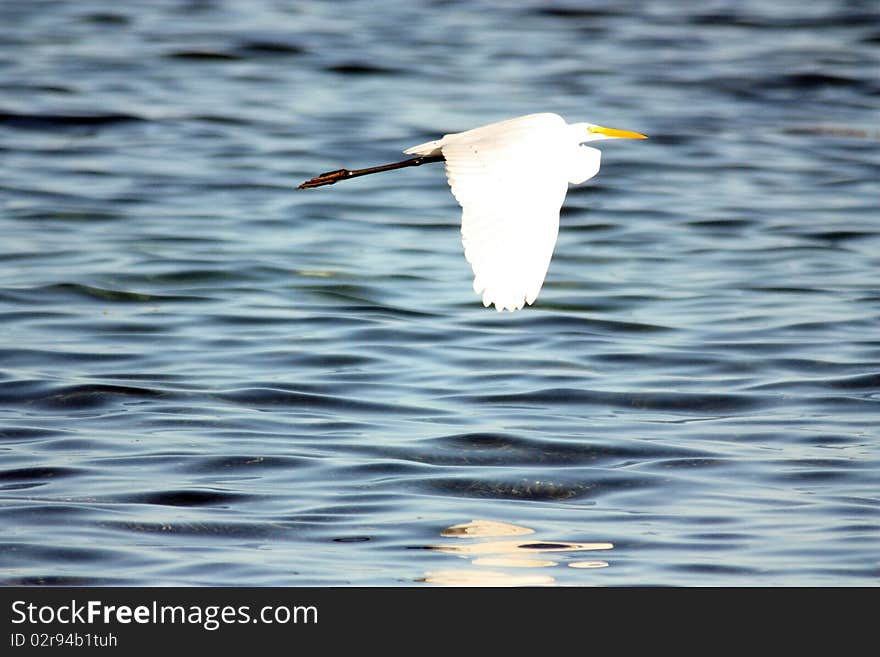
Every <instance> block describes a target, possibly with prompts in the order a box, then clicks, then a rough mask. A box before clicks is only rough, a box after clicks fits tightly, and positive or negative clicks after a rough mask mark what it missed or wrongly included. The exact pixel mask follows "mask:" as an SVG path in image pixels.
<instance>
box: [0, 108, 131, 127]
mask: <svg viewBox="0 0 880 657" xmlns="http://www.w3.org/2000/svg"><path fill="white" fill-rule="evenodd" d="M146 120H147V119H145V118H144V117H142V116H135V115H134V114H124V113H120V112H109V113H106V114H36V113H34V114H26V113H17V112H8V111H0V125H6V126H9V127H11V128H22V129H28V130H66V129H69V128H103V127H109V126H116V125H120V124H125V123H135V122H140V121H146Z"/></svg>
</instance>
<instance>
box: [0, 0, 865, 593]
mask: <svg viewBox="0 0 880 657" xmlns="http://www.w3.org/2000/svg"><path fill="white" fill-rule="evenodd" d="M378 6H379V5H378V4H377V3H371V2H351V3H341V2H332V3H331V2H327V3H292V2H291V3H288V2H280V1H278V2H271V1H269V0H263V1H260V2H247V3H243V2H232V0H229V1H227V2H207V1H205V2H183V1H180V2H178V1H170V0H169V1H166V2H146V1H144V2H98V1H94V2H93V1H82V2H44V1H30V2H25V1H11V2H3V3H0V25H2V27H0V165H2V172H3V175H2V178H0V231H2V232H0V234H2V244H3V248H2V251H0V336H2V341H0V411H2V416H0V516H2V525H0V526H2V528H3V529H2V532H0V581H2V582H3V583H5V584H21V583H44V584H63V583H76V584H136V585H149V584H162V585H175V584H185V585H207V584H243V585H299V584H302V585H306V584H310V585H339V584H358V585H413V586H420V585H425V583H430V582H437V583H444V582H445V583H474V582H476V583H526V584H531V583H538V584H545V583H557V584H566V585H603V584H613V585H621V584H626V585H632V584H673V585H758V584H760V585H835V584H836V585H876V584H877V583H878V576H880V448H878V444H880V443H878V434H880V429H878V420H880V212H878V200H880V196H878V181H880V153H878V149H880V124H878V116H880V115H878V109H880V75H878V71H880V8H878V5H877V3H876V2H873V1H865V2H856V1H853V2H828V1H824V2H813V3H804V2H800V1H797V2H795V1H789V2H765V1H763V0H754V1H752V2H708V3H703V2H700V3H697V2H656V3H636V2H633V3H626V2H624V3H621V2H616V1H615V2H612V1H610V0H609V1H608V2H594V3H576V2H570V3H556V2H554V3H547V2H537V1H536V0H535V1H533V2H530V3H527V2H523V3H506V2H433V3H432V2H409V1H407V2H394V1H391V2H389V1H386V2H383V3H382V4H381V10H379V9H378ZM535 111H555V112H558V113H560V114H562V115H563V116H564V117H565V118H566V119H568V120H569V121H591V122H595V123H600V124H603V125H610V126H615V127H620V128H627V129H631V130H638V131H641V132H645V133H647V134H649V135H650V136H651V139H650V140H648V141H645V142H638V143H637V142H619V143H608V144H607V145H603V150H604V152H605V156H604V166H603V169H602V171H601V173H600V174H599V176H598V177H597V178H595V179H594V180H593V181H591V182H590V183H588V184H587V185H584V186H581V187H578V188H573V189H572V190H571V192H570V193H569V196H568V199H567V201H566V205H565V208H564V210H563V216H562V229H561V232H560V238H559V243H558V245H557V251H556V256H555V257H554V260H553V262H552V264H551V267H550V271H549V275H548V278H547V282H546V284H545V286H544V290H543V292H542V294H541V296H540V298H539V299H538V302H537V304H536V305H535V306H534V307H531V308H527V309H526V310H524V311H522V312H519V313H496V312H495V311H494V310H487V309H484V308H483V307H482V305H481V304H480V301H479V299H478V297H476V295H474V294H473V292H472V290H471V272H470V269H469V267H468V265H467V264H466V263H465V261H464V257H463V255H462V251H461V245H460V242H459V234H458V221H459V209H458V206H457V205H456V203H455V201H454V199H453V198H452V196H451V194H450V193H449V190H448V188H447V186H446V183H445V178H444V175H443V171H442V167H440V166H438V165H434V166H431V167H428V166H426V167H422V168H420V169H411V170H405V171H401V172H397V173H394V174H384V175H381V176H371V177H368V178H363V179H360V180H358V181H352V182H348V183H345V184H342V185H338V186H335V187H331V188H323V189H320V190H309V191H296V190H294V187H295V185H296V184H298V183H299V182H301V181H302V180H304V179H305V178H308V177H310V176H312V175H315V174H317V173H319V172H322V171H327V170H330V169H335V168H338V167H340V166H351V167H357V166H367V165H371V164H378V163H382V162H387V161H391V160H393V159H397V158H398V156H399V152H400V151H401V150H402V149H404V148H406V147H408V146H412V145H413V144H416V143H419V142H422V141H425V140H427V139H432V138H436V137H438V136H440V135H442V134H443V133H445V132H454V131H459V130H463V129H467V128H469V127H473V126H475V125H480V124H483V123H488V122H491V121H495V120H499V119H502V118H507V117H511V116H516V115H519V114H526V113H530V112H535ZM472 520H485V521H492V522H487V523H475V524H467V523H469V522H470V521H472Z"/></svg>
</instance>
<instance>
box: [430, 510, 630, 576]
mask: <svg viewBox="0 0 880 657" xmlns="http://www.w3.org/2000/svg"><path fill="white" fill-rule="evenodd" d="M534 533H535V530H533V529H530V528H528V527H521V526H518V525H512V524H508V523H505V522H498V521H495V520H472V521H471V522H468V523H463V524H460V525H453V526H452V527H447V528H446V529H444V530H443V531H442V532H440V535H441V536H444V537H452V538H456V539H475V540H474V541H473V542H471V541H468V542H462V541H456V542H454V543H446V544H443V545H432V546H429V549H431V550H437V551H439V552H445V553H449V554H455V555H458V556H460V557H463V558H466V559H470V560H471V566H476V568H460V569H446V570H436V571H429V572H427V573H425V576H424V577H423V578H421V579H420V580H419V581H423V582H428V583H431V584H443V585H446V586H546V585H550V584H554V583H556V578H555V577H553V576H552V575H551V574H549V573H548V574H540V575H537V574H535V575H533V574H523V573H522V571H521V570H520V571H518V572H505V571H500V570H486V569H485V568H484V567H486V566H490V567H495V568H514V569H522V568H550V567H553V566H558V565H560V560H561V559H560V560H552V559H549V558H547V553H554V554H556V553H567V552H581V551H587V550H610V549H612V548H613V547H614V546H613V545H612V544H611V543H572V542H568V541H544V540H536V539H528V540H526V539H514V540H488V539H496V538H500V537H507V536H523V535H527V534H534ZM542 557H543V558H542ZM563 557H564V555H563ZM568 565H569V566H571V567H572V568H604V567H606V566H608V563H607V562H605V561H573V562H569V563H568Z"/></svg>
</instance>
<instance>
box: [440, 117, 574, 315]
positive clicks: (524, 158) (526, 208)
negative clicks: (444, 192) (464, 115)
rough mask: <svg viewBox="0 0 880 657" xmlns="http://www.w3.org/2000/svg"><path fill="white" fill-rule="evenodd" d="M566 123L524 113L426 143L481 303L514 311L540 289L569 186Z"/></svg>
mask: <svg viewBox="0 0 880 657" xmlns="http://www.w3.org/2000/svg"><path fill="white" fill-rule="evenodd" d="M557 120H558V121H557ZM536 124H537V125H536ZM564 125H565V123H564V121H562V119H561V118H560V117H558V116H556V115H554V114H538V115H529V116H526V117H520V118H519V119H513V120H511V121H504V122H501V123H499V124H493V125H490V126H485V127H483V128H476V129H474V130H469V131H468V132H463V133H458V134H454V135H447V136H445V137H444V138H443V139H441V140H438V141H437V142H434V143H432V146H434V145H435V144H436V146H435V147H439V148H440V149H441V151H442V153H443V156H444V158H445V160H446V175H447V178H448V181H449V185H450V187H451V188H452V193H453V195H454V196H455V198H456V200H457V201H458V202H459V204H460V205H461V207H462V224H461V234H462V243H463V245H464V252H465V257H466V258H467V261H468V262H469V263H470V264H471V267H472V268H473V271H474V290H475V291H476V292H477V294H480V295H481V296H482V298H483V304H484V305H486V306H489V305H492V304H494V305H495V307H496V308H497V309H498V310H519V309H520V308H522V307H523V306H524V305H525V304H526V303H528V304H532V303H533V302H534V301H535V299H536V298H537V296H538V293H539V292H540V290H541V286H542V285H543V283H544V277H545V276H546V274H547V269H548V267H549V265H550V258H551V257H552V255H553V248H554V246H555V244H556V237H557V234H558V232H559V210H560V208H561V207H562V203H563V201H564V200H565V194H566V191H567V190H568V176H567V175H566V174H567V172H566V171H565V167H566V166H567V164H568V159H567V158H566V157H565V153H566V151H565V148H566V145H567V144H566V142H564V141H563V140H562V137H561V133H560V131H559V130H558V129H557V128H562V127H564ZM536 128H537V129H536Z"/></svg>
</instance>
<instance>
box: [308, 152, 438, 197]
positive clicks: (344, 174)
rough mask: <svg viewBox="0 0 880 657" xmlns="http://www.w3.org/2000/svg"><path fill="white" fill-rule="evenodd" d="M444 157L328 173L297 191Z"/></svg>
mask: <svg viewBox="0 0 880 657" xmlns="http://www.w3.org/2000/svg"><path fill="white" fill-rule="evenodd" d="M442 161H443V156H442V155H421V156H419V157H413V158H410V159H408V160H403V161H401V162H392V163H391V164H383V165H381V166H378V167H369V168H368V169H354V170H352V171H349V170H348V169H337V170H336V171H328V172H327V173H322V174H321V175H320V176H315V177H314V178H311V179H309V180H306V181H305V182H304V183H302V184H301V185H299V186H298V187H297V189H309V188H310V187H322V186H323V185H332V184H333V183H337V182H339V181H340V180H348V179H349V178H357V177H358V176H366V175H369V174H371V173H380V172H382V171H393V170H394V169H403V168H404V167H418V166H421V165H423V164H428V163H429V162H442Z"/></svg>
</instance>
